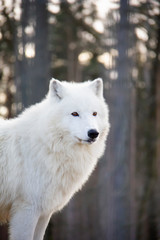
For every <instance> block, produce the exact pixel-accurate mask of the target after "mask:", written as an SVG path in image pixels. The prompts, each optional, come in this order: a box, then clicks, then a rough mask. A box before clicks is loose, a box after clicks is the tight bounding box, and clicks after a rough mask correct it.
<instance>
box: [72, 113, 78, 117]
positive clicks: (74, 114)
mask: <svg viewBox="0 0 160 240" xmlns="http://www.w3.org/2000/svg"><path fill="white" fill-rule="evenodd" d="M71 115H72V116H74V117H79V114H78V113H77V112H73V113H71Z"/></svg>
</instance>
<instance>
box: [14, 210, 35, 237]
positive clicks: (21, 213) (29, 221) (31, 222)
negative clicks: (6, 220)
mask: <svg viewBox="0 0 160 240" xmlns="http://www.w3.org/2000/svg"><path fill="white" fill-rule="evenodd" d="M38 217H39V216H38V214H37V213H36V212H35V211H34V209H33V208H32V207H29V206H19V208H17V207H16V209H15V208H14V210H13V211H12V214H11V220H10V240H33V236H34V232H35V228H36V225H37V222H38Z"/></svg>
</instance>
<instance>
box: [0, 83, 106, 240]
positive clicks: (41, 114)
mask: <svg viewBox="0 0 160 240" xmlns="http://www.w3.org/2000/svg"><path fill="white" fill-rule="evenodd" d="M102 92H103V82H102V80H101V79H96V80H94V81H92V82H90V81H88V82H85V83H67V82H60V81H58V80H55V79H52V80H51V82H50V88H49V93H48V95H47V96H46V98H45V99H44V100H43V101H42V102H40V103H38V104H36V105H33V106H31V107H30V108H28V109H27V110H25V111H24V112H23V113H22V114H21V115H20V116H18V117H17V118H15V119H11V120H0V222H6V221H10V240H42V239H43V237H44V233H45V229H46V227H47V225H48V222H49V219H50V217H51V215H52V214H53V213H55V212H56V211H59V210H61V209H62V208H63V207H64V206H65V205H66V204H67V202H68V201H69V200H70V198H71V197H72V196H73V194H74V193H75V192H77V191H78V190H79V189H80V188H81V187H82V186H83V184H84V183H85V182H86V181H87V179H88V177H89V176H90V174H91V173H92V171H93V170H94V168H95V166H96V163H97V160H98V159H99V158H100V157H101V156H102V154H103V152H104V147H105V140H106V137H107V134H108V130H109V122H108V108H107V105H106V103H105V101H104V98H103V93H102Z"/></svg>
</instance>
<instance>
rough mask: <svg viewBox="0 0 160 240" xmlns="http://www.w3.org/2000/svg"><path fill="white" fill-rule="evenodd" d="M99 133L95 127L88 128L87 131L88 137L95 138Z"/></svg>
mask: <svg viewBox="0 0 160 240" xmlns="http://www.w3.org/2000/svg"><path fill="white" fill-rule="evenodd" d="M98 135H99V132H97V130H96V129H90V130H89V131H88V137H90V138H91V139H94V138H97V137H98Z"/></svg>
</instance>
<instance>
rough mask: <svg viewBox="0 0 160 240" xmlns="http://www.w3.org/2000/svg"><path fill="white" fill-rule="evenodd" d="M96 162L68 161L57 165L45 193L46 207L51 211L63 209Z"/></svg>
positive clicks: (91, 160) (89, 160)
mask: <svg viewBox="0 0 160 240" xmlns="http://www.w3.org/2000/svg"><path fill="white" fill-rule="evenodd" d="M95 164H96V162H95V161H94V160H93V159H88V158H87V159H76V160H74V161H72V159H68V160H66V161H64V162H63V163H61V164H57V166H55V169H54V174H53V175H52V179H51V180H50V184H49V187H48V191H47V192H46V204H45V205H46V206H49V204H51V206H52V209H53V211H54V212H55V211H57V210H60V209H61V208H63V207H64V206H65V205H66V204H67V202H68V201H69V200H70V198H71V197H72V196H73V195H74V193H75V192H77V191H78V190H79V189H80V188H81V187H82V185H83V184H84V183H85V182H86V181H87V179H88V177H89V175H90V174H91V172H92V170H93V169H94V166H95Z"/></svg>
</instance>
